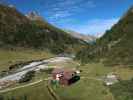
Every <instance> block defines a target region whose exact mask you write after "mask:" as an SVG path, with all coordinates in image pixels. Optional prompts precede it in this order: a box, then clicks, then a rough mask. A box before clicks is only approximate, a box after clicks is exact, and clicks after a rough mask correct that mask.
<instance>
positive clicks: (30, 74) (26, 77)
mask: <svg viewBox="0 0 133 100" xmlns="http://www.w3.org/2000/svg"><path fill="white" fill-rule="evenodd" d="M34 76H35V71H29V72H27V73H26V74H25V75H24V76H23V77H22V78H21V79H20V80H19V83H23V82H28V81H30V80H32V78H33V77H34Z"/></svg>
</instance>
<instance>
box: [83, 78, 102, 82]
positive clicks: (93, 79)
mask: <svg viewBox="0 0 133 100" xmlns="http://www.w3.org/2000/svg"><path fill="white" fill-rule="evenodd" d="M81 79H90V80H97V81H102V79H99V78H94V77H81Z"/></svg>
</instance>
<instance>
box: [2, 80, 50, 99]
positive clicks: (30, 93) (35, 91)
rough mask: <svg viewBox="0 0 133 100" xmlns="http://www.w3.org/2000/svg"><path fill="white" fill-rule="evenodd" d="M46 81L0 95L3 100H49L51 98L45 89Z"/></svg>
mask: <svg viewBox="0 0 133 100" xmlns="http://www.w3.org/2000/svg"><path fill="white" fill-rule="evenodd" d="M46 84H47V83H46V81H43V82H40V83H38V84H36V85H33V86H29V87H24V88H21V89H17V90H14V91H11V92H7V93H4V94H1V95H2V96H3V97H4V100H6V99H8V98H12V97H14V98H15V100H20V97H22V96H27V100H44V98H45V100H51V96H50V94H49V93H48V91H47V88H46Z"/></svg>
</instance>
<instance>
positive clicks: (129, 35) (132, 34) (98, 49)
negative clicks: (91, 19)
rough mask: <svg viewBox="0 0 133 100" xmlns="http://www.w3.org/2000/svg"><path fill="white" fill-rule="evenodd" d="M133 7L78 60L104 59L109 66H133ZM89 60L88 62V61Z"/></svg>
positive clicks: (79, 55) (84, 51)
mask: <svg viewBox="0 0 133 100" xmlns="http://www.w3.org/2000/svg"><path fill="white" fill-rule="evenodd" d="M132 43H133V7H131V8H130V9H129V10H128V11H127V13H126V14H124V16H123V17H122V18H121V19H120V20H119V22H118V23H117V24H115V25H114V26H113V27H112V28H111V29H110V30H107V31H106V33H105V34H104V35H103V37H101V38H100V39H97V40H96V44H95V45H93V46H92V47H91V48H90V47H87V48H85V49H84V50H81V51H80V52H79V53H78V55H77V58H78V59H85V60H86V62H88V61H89V60H100V59H102V61H103V63H104V64H107V65H114V66H116V65H125V66H132V64H133V44H132ZM87 59H88V60H87Z"/></svg>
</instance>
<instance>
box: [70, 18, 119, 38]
mask: <svg viewBox="0 0 133 100" xmlns="http://www.w3.org/2000/svg"><path fill="white" fill-rule="evenodd" d="M118 20H119V18H112V19H94V20H89V21H87V22H86V23H85V24H82V25H77V26H73V27H71V29H73V30H75V31H78V32H80V33H85V34H91V35H94V36H97V37H100V36H102V35H103V34H104V33H105V31H106V30H108V29H110V28H111V27H112V26H113V25H114V24H115V23H117V21H118Z"/></svg>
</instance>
